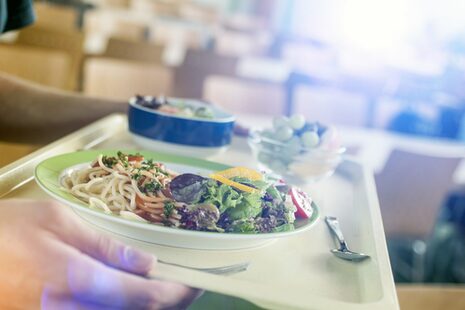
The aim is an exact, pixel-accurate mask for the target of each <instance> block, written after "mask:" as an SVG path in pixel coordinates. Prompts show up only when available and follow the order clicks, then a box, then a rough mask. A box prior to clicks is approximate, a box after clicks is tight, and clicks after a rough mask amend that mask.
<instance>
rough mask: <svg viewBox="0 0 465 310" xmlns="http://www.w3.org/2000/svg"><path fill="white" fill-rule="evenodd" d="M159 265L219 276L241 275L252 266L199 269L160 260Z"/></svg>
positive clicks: (238, 265)
mask: <svg viewBox="0 0 465 310" xmlns="http://www.w3.org/2000/svg"><path fill="white" fill-rule="evenodd" d="M158 263H159V264H165V265H170V266H176V267H179V268H185V269H191V270H196V271H201V272H207V273H212V274H217V275H232V274H236V273H239V272H243V271H246V270H247V268H249V265H250V263H249V262H243V263H238V264H234V265H226V266H219V267H207V268H203V267H202V268H199V267H190V266H185V265H180V264H175V263H170V262H166V261H163V260H158Z"/></svg>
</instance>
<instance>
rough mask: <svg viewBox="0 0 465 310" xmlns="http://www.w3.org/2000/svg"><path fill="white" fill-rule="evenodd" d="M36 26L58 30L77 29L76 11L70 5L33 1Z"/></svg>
mask: <svg viewBox="0 0 465 310" xmlns="http://www.w3.org/2000/svg"><path fill="white" fill-rule="evenodd" d="M34 10H35V13H36V16H37V20H36V22H35V25H36V26H39V27H42V28H47V29H52V30H57V29H59V30H60V31H70V32H73V31H76V30H78V14H79V13H78V11H77V10H76V9H74V8H72V7H69V6H64V5H57V4H53V3H45V2H39V1H35V2H34Z"/></svg>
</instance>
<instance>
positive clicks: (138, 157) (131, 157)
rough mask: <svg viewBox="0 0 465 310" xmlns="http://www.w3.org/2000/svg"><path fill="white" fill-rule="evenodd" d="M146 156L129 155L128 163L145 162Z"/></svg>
mask: <svg viewBox="0 0 465 310" xmlns="http://www.w3.org/2000/svg"><path fill="white" fill-rule="evenodd" d="M143 160H144V156H142V155H128V161H143Z"/></svg>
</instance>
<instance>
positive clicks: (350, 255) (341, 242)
mask: <svg viewBox="0 0 465 310" xmlns="http://www.w3.org/2000/svg"><path fill="white" fill-rule="evenodd" d="M325 221H326V224H327V225H328V227H329V230H330V231H331V233H332V234H333V235H334V236H335V237H336V240H337V242H338V246H339V248H338V249H332V250H331V253H333V254H334V255H336V256H337V257H339V258H341V259H345V260H350V261H353V262H360V261H363V260H365V259H367V258H370V256H369V255H366V254H363V253H357V252H354V251H351V250H349V247H348V246H347V243H346V241H345V239H344V235H343V234H342V231H341V228H340V227H339V220H338V219H337V217H334V216H327V217H326V218H325Z"/></svg>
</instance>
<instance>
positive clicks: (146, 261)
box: [50, 205, 156, 275]
mask: <svg viewBox="0 0 465 310" xmlns="http://www.w3.org/2000/svg"><path fill="white" fill-rule="evenodd" d="M63 208H64V206H61V205H56V206H55V207H52V209H51V212H53V213H57V214H55V216H53V217H52V218H54V219H55V221H56V222H55V223H53V227H50V229H51V230H52V231H53V232H54V234H55V235H56V236H57V237H58V238H59V239H60V240H63V241H64V242H66V243H67V244H69V245H71V246H72V247H75V248H77V249H78V250H80V251H81V252H83V253H85V254H87V255H89V256H91V257H93V258H95V259H97V260H99V261H101V262H103V263H104V264H106V265H109V266H112V267H115V268H118V269H122V270H125V271H128V272H131V273H136V274H140V275H146V274H147V273H148V272H149V271H150V268H151V267H152V265H153V264H154V262H155V261H156V258H155V256H153V255H151V254H148V253H145V252H143V251H141V250H138V249H135V248H133V247H130V246H127V245H125V244H123V243H122V242H119V241H117V240H115V239H113V238H110V237H108V236H107V235H104V234H103V233H100V232H97V231H96V230H94V229H92V228H90V227H89V226H86V225H85V224H83V222H82V221H80V220H79V218H77V217H76V216H75V215H74V214H72V213H71V212H70V213H68V212H65V211H64V210H63ZM57 222H58V223H57Z"/></svg>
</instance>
